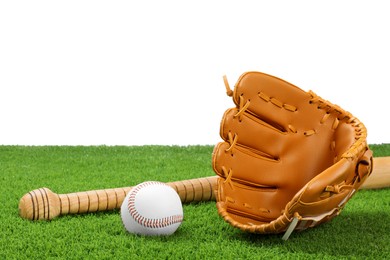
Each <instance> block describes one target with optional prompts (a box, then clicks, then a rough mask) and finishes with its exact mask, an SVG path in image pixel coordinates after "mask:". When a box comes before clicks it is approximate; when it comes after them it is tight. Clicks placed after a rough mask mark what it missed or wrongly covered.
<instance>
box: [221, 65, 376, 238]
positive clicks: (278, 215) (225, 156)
mask: <svg viewBox="0 0 390 260" xmlns="http://www.w3.org/2000/svg"><path fill="white" fill-rule="evenodd" d="M224 81H225V85H226V89H227V94H228V95H229V96H232V97H233V101H234V103H235V105H236V107H234V108H231V109H228V110H227V111H226V112H225V114H224V116H223V119H222V122H221V129H220V135H221V137H222V139H223V140H224V142H221V143H219V144H217V145H216V147H215V148H214V152H213V169H214V171H215V172H216V174H217V175H218V176H219V178H218V186H217V208H218V213H219V214H220V215H221V216H222V217H223V218H224V219H225V221H227V222H228V223H230V224H231V225H232V226H234V227H237V228H240V229H241V230H244V231H249V232H254V233H261V234H266V233H282V232H285V235H284V237H283V239H287V238H288V237H289V235H290V234H291V232H292V231H293V230H303V229H306V228H309V227H314V226H316V225H319V224H321V223H324V222H326V221H329V220H330V219H332V218H333V217H335V216H337V215H338V214H339V213H340V211H341V210H342V208H343V207H344V205H345V204H346V202H347V201H348V200H349V199H350V198H351V196H352V195H353V194H354V193H355V192H356V191H357V190H358V189H359V187H360V185H362V183H363V182H364V181H365V180H366V178H367V177H368V176H369V175H370V173H371V171H372V152H371V151H370V150H369V148H368V146H367V142H366V137H367V131H366V128H365V126H364V125H363V124H362V123H361V122H360V121H359V120H358V119H357V118H355V117H354V116H352V115H351V114H350V113H349V112H347V111H345V110H343V109H342V108H340V107H338V106H337V105H334V104H332V103H330V102H329V101H327V100H324V99H322V98H320V97H319V96H317V95H316V94H314V93H313V92H312V91H309V92H305V91H303V90H301V89H299V88H298V87H296V86H294V85H292V84H290V83H288V82H286V81H284V80H282V79H279V78H276V77H274V76H270V75H267V74H264V73H260V72H247V73H244V74H243V75H242V76H241V77H240V78H239V80H238V82H237V83H236V85H235V88H234V92H233V91H232V90H231V89H230V87H229V84H228V83H227V80H226V77H224Z"/></svg>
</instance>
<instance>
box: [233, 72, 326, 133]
mask: <svg viewBox="0 0 390 260" xmlns="http://www.w3.org/2000/svg"><path fill="white" fill-rule="evenodd" d="M311 98H312V97H311V95H310V94H309V93H307V92H305V91H303V90H301V89H300V88H298V87H296V86H294V85H293V84H291V83H289V82H287V81H284V80H282V79H279V78H277V77H274V76H271V75H267V74H264V73H261V72H248V73H245V74H243V75H242V76H241V77H240V78H239V80H238V81H237V84H236V86H235V89H234V96H233V100H234V102H235V103H236V105H237V106H238V107H239V108H240V109H241V110H246V111H249V113H252V114H255V115H256V117H258V118H260V119H262V120H263V121H265V122H267V123H268V124H270V125H273V126H274V127H275V128H278V129H280V130H281V131H283V132H288V131H290V130H291V129H293V130H295V129H297V128H299V129H301V128H303V129H304V128H310V127H311V125H310V124H312V122H313V116H316V117H321V115H316V110H317V109H313V106H311V105H310V100H311ZM248 102H249V104H248ZM243 107H244V108H243ZM312 112H313V113H314V114H310V113H312ZM317 113H318V111H317ZM322 116H323V115H322ZM307 117H310V118H311V120H306V119H307ZM302 119H303V120H302ZM308 124H309V125H308Z"/></svg>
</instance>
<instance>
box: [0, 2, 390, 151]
mask: <svg viewBox="0 0 390 260" xmlns="http://www.w3.org/2000/svg"><path fill="white" fill-rule="evenodd" d="M389 11H390V9H389V4H388V1H375V0H372V1H356V0H354V1H329V0H328V1H296V0H295V1H244V0H240V1H211V0H207V1H202V0H197V1H184V0H181V1H172V0H164V1H145V0H143V1H82V0H77V1H1V2H0V145H1V144H5V145H8V144H11V145H101V144H105V145H145V144H164V145H187V144H215V143H216V142H218V141H219V140H220V138H219V122H220V119H221V117H222V114H223V112H224V110H225V109H226V108H228V107H230V106H232V101H231V99H229V98H228V97H227V96H226V95H225V89H224V85H223V81H222V76H223V75H224V74H226V75H227V76H228V79H229V82H230V84H231V85H232V86H233V85H234V84H235V82H236V80H237V78H238V77H239V76H240V75H241V74H242V73H243V72H245V71H248V70H257V71H262V72H265V73H269V74H272V75H275V76H277V77H280V78H283V79H285V80H287V81H289V82H291V83H293V84H295V85H297V86H299V87H300V88H302V89H304V90H309V89H311V90H313V91H314V92H316V93H317V94H318V95H320V96H322V97H323V98H325V99H328V100H330V101H331V102H333V103H336V104H339V105H340V106H341V107H343V108H344V109H346V110H348V111H350V112H351V113H353V114H354V115H355V116H356V117H358V118H359V119H360V120H361V121H363V122H364V123H365V125H366V127H367V128H368V133H369V139H368V141H369V143H390V135H389V129H390V127H389V126H390V125H389V121H388V117H389V116H388V113H389V110H390V108H389V103H388V98H389V96H388V90H389V87H390V79H389V69H390V50H389V48H390V37H389V26H390V15H389V13H390V12H389Z"/></svg>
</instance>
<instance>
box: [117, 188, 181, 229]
mask: <svg viewBox="0 0 390 260" xmlns="http://www.w3.org/2000/svg"><path fill="white" fill-rule="evenodd" d="M121 218H122V222H123V225H124V227H125V228H126V230H127V231H129V232H130V233H134V234H140V235H150V236H156V235H171V234H173V233H174V232H175V231H176V230H177V229H178V227H179V226H180V224H181V223H182V221H183V206H182V203H181V200H180V197H179V195H178V194H177V192H176V191H175V190H174V189H173V188H172V187H170V186H169V185H167V184H165V183H162V182H157V181H147V182H143V183H140V184H138V185H137V186H135V187H134V188H132V189H131V190H130V191H129V193H128V194H127V195H126V197H125V199H124V200H123V203H122V206H121Z"/></svg>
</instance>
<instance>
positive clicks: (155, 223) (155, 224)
mask: <svg viewBox="0 0 390 260" xmlns="http://www.w3.org/2000/svg"><path fill="white" fill-rule="evenodd" d="M154 184H157V185H164V186H168V187H170V186H169V185H167V184H165V183H162V182H158V181H148V182H144V183H141V184H139V185H138V186H137V187H135V188H134V190H133V191H131V192H132V194H131V195H130V196H129V200H128V204H127V208H128V211H129V213H130V215H131V217H132V218H133V219H134V220H135V221H136V222H137V223H138V224H140V225H141V226H144V227H148V228H164V227H167V226H170V225H173V224H176V223H180V222H182V221H183V216H182V215H173V216H168V217H165V218H159V219H149V218H145V217H144V216H142V215H141V214H140V213H139V212H138V211H137V209H136V208H135V197H136V195H137V193H138V192H139V191H140V190H141V189H142V188H144V187H147V186H150V185H154Z"/></svg>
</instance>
